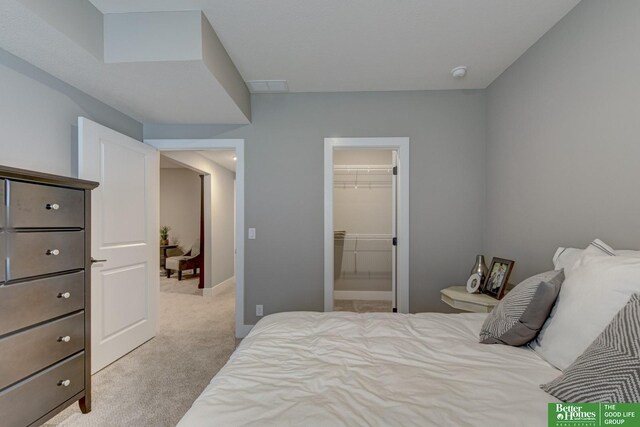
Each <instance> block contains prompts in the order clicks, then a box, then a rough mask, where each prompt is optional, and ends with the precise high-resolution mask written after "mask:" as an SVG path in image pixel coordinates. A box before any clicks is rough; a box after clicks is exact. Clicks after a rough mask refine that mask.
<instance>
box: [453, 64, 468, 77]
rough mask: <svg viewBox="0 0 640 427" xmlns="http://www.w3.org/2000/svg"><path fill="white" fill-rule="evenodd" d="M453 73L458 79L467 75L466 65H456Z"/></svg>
mask: <svg viewBox="0 0 640 427" xmlns="http://www.w3.org/2000/svg"><path fill="white" fill-rule="evenodd" d="M451 75H452V76H453V77H455V78H456V79H461V78H463V77H464V76H466V75H467V67H465V66H460V67H456V68H454V69H453V70H451Z"/></svg>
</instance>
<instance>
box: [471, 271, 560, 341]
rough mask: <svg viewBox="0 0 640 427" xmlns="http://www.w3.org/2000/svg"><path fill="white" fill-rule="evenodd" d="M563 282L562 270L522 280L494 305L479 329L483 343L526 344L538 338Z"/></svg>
mask: <svg viewBox="0 0 640 427" xmlns="http://www.w3.org/2000/svg"><path fill="white" fill-rule="evenodd" d="M563 281H564V272H563V271H562V270H557V271H547V272H546V273H541V274H537V275H535V276H532V277H529V278H528V279H525V280H523V281H522V282H520V284H518V285H517V286H516V287H515V288H513V289H512V290H511V292H509V293H508V294H507V295H506V296H505V297H504V298H503V299H502V300H500V302H499V303H498V305H496V306H495V308H494V309H493V311H492V312H491V313H490V314H489V316H488V317H487V319H486V320H485V321H484V324H483V325H482V329H481V330H480V342H481V343H482V344H506V345H514V346H520V345H525V344H526V343H528V342H529V341H531V340H532V339H534V338H535V337H536V335H538V332H540V329H541V328H542V325H544V322H545V321H546V320H547V317H548V316H549V313H550V312H551V309H552V308H553V305H554V304H555V302H556V298H557V297H558V293H559V292H560V286H562V282H563Z"/></svg>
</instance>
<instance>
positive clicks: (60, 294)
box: [58, 292, 71, 299]
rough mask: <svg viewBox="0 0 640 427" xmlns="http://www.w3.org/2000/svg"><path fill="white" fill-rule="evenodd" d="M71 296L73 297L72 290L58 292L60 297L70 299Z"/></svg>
mask: <svg viewBox="0 0 640 427" xmlns="http://www.w3.org/2000/svg"><path fill="white" fill-rule="evenodd" d="M70 297H71V292H65V293H62V292H60V293H59V294H58V298H64V299H69V298H70Z"/></svg>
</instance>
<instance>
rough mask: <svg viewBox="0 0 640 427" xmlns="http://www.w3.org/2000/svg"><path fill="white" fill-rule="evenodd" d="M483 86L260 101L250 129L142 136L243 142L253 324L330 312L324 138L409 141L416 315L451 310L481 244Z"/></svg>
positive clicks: (183, 129)
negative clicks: (267, 317)
mask: <svg viewBox="0 0 640 427" xmlns="http://www.w3.org/2000/svg"><path fill="white" fill-rule="evenodd" d="M485 102H486V100H485V96H484V93H483V91H441V92H440V91H431V92H379V93H316V94H286V95H257V96H256V95H254V96H253V98H252V114H253V123H252V124H251V125H246V126H171V125H145V138H214V137H217V138H222V137H229V138H231V137H236V138H245V144H246V174H247V175H246V194H245V198H246V206H245V209H246V226H247V227H256V228H257V239H256V240H247V241H246V264H245V265H246V267H245V269H246V272H245V274H246V276H245V277H246V279H245V281H246V283H245V307H246V309H245V322H246V323H247V324H253V323H255V322H256V321H257V318H256V317H255V315H254V313H255V305H256V304H263V305H264V311H265V314H268V313H274V312H278V311H288V310H322V309H323V286H324V285H323V194H324V189H323V144H324V143H323V139H324V138H325V137H340V136H341V137H365V136H406V137H410V138H411V178H410V179H411V189H410V197H411V205H410V216H411V219H410V227H411V232H412V236H411V260H410V272H409V274H410V301H411V311H413V312H419V311H429V310H437V311H445V310H447V306H445V305H444V304H443V303H441V302H440V294H439V292H440V289H441V288H443V287H446V286H448V285H450V284H453V283H462V281H463V280H466V278H467V275H468V273H469V269H470V268H471V265H472V264H473V260H474V257H475V255H476V253H478V252H479V251H480V250H481V248H482V244H483V242H482V227H483V223H484V217H483V212H484V207H485V206H484V200H485V191H484V185H485V180H484V175H485V173H484V169H485V148H486V147H485V136H486V129H485V123H486V117H485Z"/></svg>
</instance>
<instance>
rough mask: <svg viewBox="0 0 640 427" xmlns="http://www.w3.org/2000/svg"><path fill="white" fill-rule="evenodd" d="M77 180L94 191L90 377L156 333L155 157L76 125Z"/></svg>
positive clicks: (108, 133)
mask: <svg viewBox="0 0 640 427" xmlns="http://www.w3.org/2000/svg"><path fill="white" fill-rule="evenodd" d="M77 154H78V177H79V178H82V179H88V180H92V181H97V182H99V183H100V186H99V187H98V188H96V189H95V190H93V192H92V206H91V255H92V257H93V258H95V259H96V260H106V261H102V262H96V263H95V264H93V267H92V270H91V373H95V372H97V371H99V370H100V369H102V368H104V367H105V366H107V365H109V364H110V363H112V362H114V361H115V360H117V359H118V358H120V357H122V356H123V355H125V354H127V353H128V352H130V351H131V350H133V349H134V348H136V347H138V346H139V345H141V344H143V343H144V342H146V341H148V340H150V339H151V338H153V337H154V336H155V335H156V331H157V329H158V292H159V280H160V279H159V273H158V272H159V270H160V265H159V263H160V260H159V258H160V257H159V251H160V248H159V239H158V228H159V213H158V212H159V187H160V179H159V154H158V151H157V150H156V149H155V148H153V147H150V146H148V145H145V144H144V143H142V142H140V141H136V140H134V139H132V138H129V137H128V136H125V135H122V134H120V133H118V132H115V131H113V130H111V129H109V128H106V127H104V126H102V125H99V124H98V123H95V122H92V121H91V120H88V119H85V118H83V117H80V118H79V119H78V153H77Z"/></svg>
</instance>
